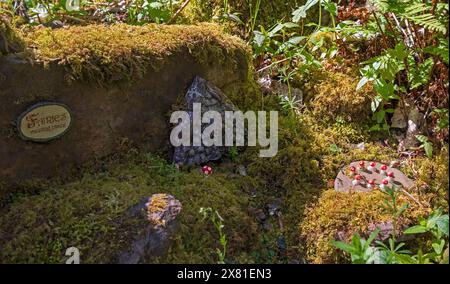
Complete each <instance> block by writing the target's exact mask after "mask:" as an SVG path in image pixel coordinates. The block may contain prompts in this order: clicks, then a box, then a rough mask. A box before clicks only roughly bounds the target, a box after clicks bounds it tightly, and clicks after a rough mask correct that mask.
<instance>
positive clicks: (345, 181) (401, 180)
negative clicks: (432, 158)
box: [334, 161, 414, 193]
mask: <svg viewBox="0 0 450 284" xmlns="http://www.w3.org/2000/svg"><path fill="white" fill-rule="evenodd" d="M371 162H372V161H364V163H365V166H364V168H361V167H360V161H357V162H352V163H351V164H350V165H348V166H345V167H343V168H341V169H340V170H339V172H338V175H337V176H336V179H335V180H334V189H335V190H336V191H339V192H347V193H348V192H370V191H373V190H379V189H380V185H381V184H382V182H383V180H384V179H386V178H387V175H386V174H383V173H382V172H381V170H380V168H381V166H382V165H383V164H382V163H378V162H375V163H376V165H375V167H374V168H373V169H371V170H369V169H368V166H369V165H370V163H371ZM351 167H354V168H356V173H355V175H360V176H361V181H360V182H359V184H357V185H353V180H354V176H352V174H351V171H350V168H351ZM385 172H386V173H388V172H392V173H393V174H394V177H393V178H392V179H391V180H390V181H389V184H388V186H389V187H392V186H395V187H397V188H400V187H402V188H403V189H405V190H408V189H409V188H411V187H412V186H413V185H414V182H413V181H412V180H411V179H409V178H408V177H407V176H406V175H405V174H403V173H402V172H401V171H399V170H398V169H396V168H392V167H389V166H388V167H387V170H386V171H385ZM369 180H374V182H375V184H374V186H373V187H372V188H369V187H368V181H369Z"/></svg>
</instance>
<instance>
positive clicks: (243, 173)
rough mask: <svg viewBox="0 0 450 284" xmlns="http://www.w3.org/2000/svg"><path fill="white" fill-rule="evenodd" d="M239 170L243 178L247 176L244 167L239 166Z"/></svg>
mask: <svg viewBox="0 0 450 284" xmlns="http://www.w3.org/2000/svg"><path fill="white" fill-rule="evenodd" d="M237 170H238V173H239V174H240V175H241V176H243V177H245V176H247V169H246V168H245V166H244V165H239V166H238V168H237Z"/></svg>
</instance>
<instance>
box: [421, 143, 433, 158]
mask: <svg viewBox="0 0 450 284" xmlns="http://www.w3.org/2000/svg"><path fill="white" fill-rule="evenodd" d="M423 148H424V149H425V154H426V155H427V157H428V158H430V159H431V158H433V144H432V143H431V142H425V143H424V144H423Z"/></svg>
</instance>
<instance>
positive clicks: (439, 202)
mask: <svg viewBox="0 0 450 284" xmlns="http://www.w3.org/2000/svg"><path fill="white" fill-rule="evenodd" d="M448 164H449V154H448V145H447V146H445V147H443V148H442V149H441V150H440V151H439V152H438V153H436V154H435V155H434V156H433V158H432V159H429V158H426V157H419V158H416V159H412V160H410V161H409V163H408V164H407V167H406V170H407V173H408V174H410V175H411V176H414V177H415V183H416V186H417V189H418V190H420V191H421V192H426V193H430V194H433V199H432V203H433V207H435V208H443V209H444V210H445V211H448V197H449V196H448V195H449V179H448V173H449V171H448Z"/></svg>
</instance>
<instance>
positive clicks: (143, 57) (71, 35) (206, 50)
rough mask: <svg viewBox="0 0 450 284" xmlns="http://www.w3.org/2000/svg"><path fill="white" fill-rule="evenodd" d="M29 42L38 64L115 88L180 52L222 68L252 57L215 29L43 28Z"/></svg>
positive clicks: (207, 26)
mask: <svg viewBox="0 0 450 284" xmlns="http://www.w3.org/2000/svg"><path fill="white" fill-rule="evenodd" d="M24 36H25V40H26V42H27V44H28V45H29V46H30V47H31V48H33V49H34V51H35V58H36V60H37V61H40V62H44V63H45V64H49V63H53V62H56V63H58V64H61V65H63V66H65V67H66V69H67V70H68V80H69V81H72V80H79V79H81V80H83V79H85V80H92V79H93V80H95V81H97V82H99V83H111V82H115V81H121V80H133V79H135V78H142V76H143V75H144V74H145V72H146V71H147V70H148V68H150V67H151V68H153V69H155V70H157V69H158V68H159V67H160V66H161V65H162V64H164V61H165V60H167V57H168V56H170V55H171V54H172V53H175V52H180V51H187V52H190V53H191V54H192V56H193V57H194V58H195V59H196V60H197V61H200V62H204V61H205V60H207V58H209V57H210V56H211V57H214V58H218V62H220V63H222V64H225V63H226V62H229V61H227V60H229V59H228V58H233V56H232V55H233V54H235V53H238V52H240V53H245V54H246V55H247V57H248V58H249V55H248V54H249V53H250V51H249V49H248V47H247V46H246V45H245V43H244V42H243V41H242V40H240V39H239V38H237V37H233V36H229V35H226V34H224V33H223V32H222V30H221V29H220V27H219V26H217V25H213V24H199V25H195V26H182V25H156V24H151V25H146V26H129V25H125V24H116V25H111V26H106V25H88V26H72V27H69V28H67V29H54V30H52V29H49V28H40V29H32V30H29V31H28V32H26V33H24ZM230 55H231V56H230Z"/></svg>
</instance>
